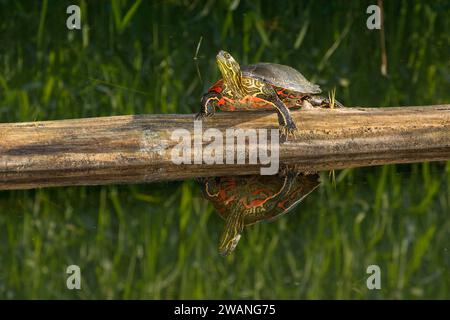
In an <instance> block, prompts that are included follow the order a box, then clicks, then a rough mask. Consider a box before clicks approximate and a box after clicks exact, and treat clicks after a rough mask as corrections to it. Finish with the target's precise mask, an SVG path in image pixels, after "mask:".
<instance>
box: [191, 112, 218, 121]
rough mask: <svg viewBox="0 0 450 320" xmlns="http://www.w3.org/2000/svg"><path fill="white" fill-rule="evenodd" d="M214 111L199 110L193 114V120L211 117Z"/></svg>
mask: <svg viewBox="0 0 450 320" xmlns="http://www.w3.org/2000/svg"><path fill="white" fill-rule="evenodd" d="M213 115H214V112H199V113H197V114H196V115H195V120H203V119H205V118H211V117H212V116H213Z"/></svg>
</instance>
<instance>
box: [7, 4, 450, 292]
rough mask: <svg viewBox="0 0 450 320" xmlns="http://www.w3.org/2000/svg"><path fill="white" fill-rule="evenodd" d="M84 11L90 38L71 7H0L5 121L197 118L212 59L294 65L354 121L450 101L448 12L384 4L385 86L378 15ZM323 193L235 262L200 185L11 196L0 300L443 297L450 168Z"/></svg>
mask: <svg viewBox="0 0 450 320" xmlns="http://www.w3.org/2000/svg"><path fill="white" fill-rule="evenodd" d="M78 3H79V4H80V6H81V10H82V27H83V29H82V30H81V31H68V30H66V29H65V20H66V18H67V15H66V14H65V8H66V7H67V6H68V5H69V4H72V2H69V1H58V2H56V1H42V2H38V1H33V2H31V1H18V2H10V1H1V0H0V6H1V10H0V121H1V122H18V121H33V120H50V119H64V118H75V117H90V116H106V115H115V114H139V113H192V112H196V111H197V110H198V108H199V100H200V96H201V94H202V93H203V92H204V91H205V90H206V88H207V87H208V85H209V84H210V83H211V82H212V81H214V80H215V79H216V78H217V77H218V71H217V70H216V66H215V62H214V56H215V54H216V52H217V51H218V50H219V49H226V50H228V51H230V52H231V53H232V54H233V55H234V56H235V57H236V58H237V59H238V60H239V61H241V62H242V63H250V62H256V61H273V62H278V63H283V64H289V65H292V66H294V67H296V68H298V69H299V70H301V71H302V72H303V73H304V74H305V75H306V76H307V77H308V78H311V79H314V81H315V82H317V83H319V84H320V85H321V86H322V87H323V88H324V89H325V90H331V89H332V88H333V87H336V89H337V92H336V95H337V99H338V100H339V101H341V102H343V103H344V104H346V105H367V106H381V107H385V106H396V105H426V104H438V103H448V102H449V101H450V93H449V91H448V88H449V79H450V78H449V69H450V65H449V63H450V62H449V60H448V52H449V34H450V28H449V23H450V22H449V20H448V12H449V10H450V9H449V5H448V2H447V1H433V2H425V1H385V3H384V6H385V18H386V45H387V55H388V77H383V76H382V75H381V73H380V52H379V48H380V45H379V34H378V32H377V31H370V30H368V29H367V28H366V27H365V21H366V18H367V15H366V14H365V9H366V7H367V6H368V5H369V4H371V3H372V2H370V1H367V2H364V1H363V2H360V1H354V2H353V1H352V2H348V1H333V2H330V1H302V2H298V1H292V2H285V3H283V4H275V2H273V3H272V2H263V1H252V2H247V3H244V2H242V1H241V2H238V1H231V2H226V1H208V2H205V3H203V2H199V1H198V2H197V1H195V2H190V1H184V2H183V1H170V2H164V3H163V2H156V1H151V2H150V1H114V2H112V3H108V2H101V3H100V2H95V3H92V2H90V1H81V2H78ZM236 5H237V6H236ZM200 39H202V40H201V44H200V46H199V49H198V52H197V54H196V51H197V48H198V45H199V41H200ZM194 58H195V59H194ZM199 74H200V75H201V76H199ZM323 180H324V183H323V185H322V186H321V187H320V188H319V189H318V190H316V191H315V192H314V193H313V194H311V195H310V196H309V197H308V198H307V199H306V200H305V202H304V203H302V204H301V205H300V206H298V208H297V209H295V210H294V211H293V212H291V213H290V214H289V215H287V216H284V217H282V218H280V219H278V220H277V221H276V222H273V223H261V224H258V225H255V226H252V227H249V228H247V229H246V230H245V232H244V235H243V238H242V239H241V242H240V243H239V246H238V247H237V250H236V252H235V254H234V255H232V256H230V257H227V258H222V257H220V256H219V255H218V253H217V242H218V236H219V233H220V232H221V229H222V226H223V222H222V220H221V219H220V218H219V217H218V216H217V215H216V214H215V213H214V211H213V208H212V206H211V205H210V204H208V203H207V202H206V201H205V200H203V199H202V198H201V195H200V189H199V187H198V186H197V185H196V183H195V182H193V181H183V182H174V183H158V184H148V185H131V186H105V187H67V188H50V189H39V190H30V191H1V192H0V230H1V231H2V232H1V233H0V240H1V243H2V245H1V246H0V297H1V298H10V299H11V298H35V299H36V298H68V299H69V298H82V299H88V298H102V299H103V298H104V299H110V298H119V299H122V298H124V299H126V298H137V299H158V298H192V299H201V298H213V299H219V298H233V299H243V298H250V299H253V298H273V299H275V298H286V299H298V298H311V299H318V298H332V299H334V298H338V299H343V298H352V299H361V298H391V299H403V298H439V299H448V298H450V288H449V286H450V257H449V239H450V220H449V219H448V218H449V212H450V163H449V162H447V163H435V164H414V165H397V166H383V167H377V168H365V169H358V170H342V171H339V172H336V186H334V185H333V184H332V182H331V181H329V179H328V174H327V173H323ZM70 264H77V265H79V266H80V268H81V273H82V290H80V291H70V290H68V289H67V288H66V286H65V284H66V276H67V275H66V273H65V270H66V267H67V266H68V265H70ZM371 264H377V265H379V266H380V267H381V272H382V289H381V290H378V291H377V290H374V291H370V290H368V289H367V288H366V279H367V276H368V275H367V274H366V272H365V271H366V268H367V266H369V265H371Z"/></svg>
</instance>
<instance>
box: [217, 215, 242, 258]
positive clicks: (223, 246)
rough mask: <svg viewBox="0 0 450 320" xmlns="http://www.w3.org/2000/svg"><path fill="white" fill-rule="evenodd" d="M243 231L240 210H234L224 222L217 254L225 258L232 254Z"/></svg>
mask: <svg viewBox="0 0 450 320" xmlns="http://www.w3.org/2000/svg"><path fill="white" fill-rule="evenodd" d="M243 229H244V213H243V212H242V210H238V209H235V210H234V211H233V212H231V213H230V214H229V215H228V216H227V218H226V220H225V228H224V230H223V232H222V235H221V236H220V242H219V253H220V255H222V256H227V255H229V254H230V253H231V252H233V250H234V248H236V245H237V244H238V242H239V239H240V238H241V233H242V230H243Z"/></svg>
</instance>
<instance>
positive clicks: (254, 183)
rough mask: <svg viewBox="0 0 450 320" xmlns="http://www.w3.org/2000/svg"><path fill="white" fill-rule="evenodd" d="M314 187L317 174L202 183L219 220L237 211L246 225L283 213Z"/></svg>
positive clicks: (257, 177)
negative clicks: (241, 214) (240, 213)
mask: <svg viewBox="0 0 450 320" xmlns="http://www.w3.org/2000/svg"><path fill="white" fill-rule="evenodd" d="M318 185H319V176H318V175H317V174H312V175H303V174H288V175H286V176H279V175H274V176H262V175H252V176H228V177H215V178H207V179H205V181H204V184H203V187H204V190H203V191H204V192H203V194H204V196H205V197H206V198H207V199H208V200H210V201H211V203H212V204H213V206H214V207H215V209H216V210H217V212H218V213H219V215H220V216H221V217H222V218H224V219H226V217H227V216H228V215H229V214H230V213H232V212H233V211H235V210H239V211H242V212H243V214H244V224H245V225H250V224H254V223H256V222H258V221H261V220H272V219H274V218H276V217H278V216H280V215H281V214H285V213H287V212H288V211H290V210H291V209H292V208H294V207H295V206H296V205H297V204H298V203H299V202H300V201H301V200H303V199H304V198H305V197H306V196H307V195H308V194H309V193H311V192H312V191H313V190H314V189H315V188H316V187H317V186H318Z"/></svg>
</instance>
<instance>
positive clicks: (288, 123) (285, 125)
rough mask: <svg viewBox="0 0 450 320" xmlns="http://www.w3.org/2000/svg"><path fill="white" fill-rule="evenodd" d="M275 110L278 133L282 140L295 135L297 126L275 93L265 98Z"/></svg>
mask: <svg viewBox="0 0 450 320" xmlns="http://www.w3.org/2000/svg"><path fill="white" fill-rule="evenodd" d="M266 99H267V101H269V102H270V103H271V104H272V105H273V106H274V107H275V109H276V110H277V113H278V123H279V125H280V135H281V138H282V141H286V140H288V138H289V137H291V136H292V137H295V133H296V132H297V126H296V125H295V122H294V119H292V115H291V113H290V112H289V109H288V108H287V107H286V105H285V104H284V103H283V102H282V101H281V100H280V98H278V96H277V95H275V96H272V97H269V98H266Z"/></svg>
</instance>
